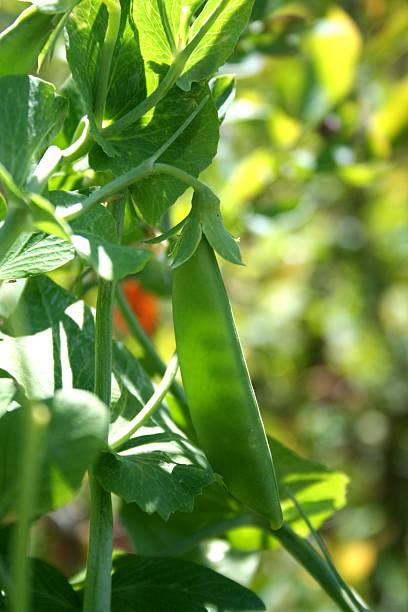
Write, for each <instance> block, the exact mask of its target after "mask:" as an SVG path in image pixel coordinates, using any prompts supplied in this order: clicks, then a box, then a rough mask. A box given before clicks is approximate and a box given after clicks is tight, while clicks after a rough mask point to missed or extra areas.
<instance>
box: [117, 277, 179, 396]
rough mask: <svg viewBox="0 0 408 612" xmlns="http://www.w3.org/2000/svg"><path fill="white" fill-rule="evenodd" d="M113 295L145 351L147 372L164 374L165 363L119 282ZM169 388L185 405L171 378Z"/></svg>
mask: <svg viewBox="0 0 408 612" xmlns="http://www.w3.org/2000/svg"><path fill="white" fill-rule="evenodd" d="M115 296H116V303H117V305H118V306H119V310H120V312H121V313H122V316H123V318H124V320H125V322H126V325H127V326H128V329H129V331H130V333H131V335H132V336H133V337H134V338H135V340H136V341H137V342H138V343H139V344H140V345H141V347H142V348H143V350H144V352H145V355H146V359H147V362H148V365H149V366H150V368H147V369H148V370H149V374H160V375H161V376H164V373H165V371H166V364H165V363H164V361H163V360H162V359H161V358H160V356H159V354H158V353H157V351H156V349H155V347H154V344H153V342H152V341H151V340H150V338H149V336H148V335H147V334H146V332H145V331H144V329H143V327H142V326H141V325H140V323H139V321H138V319H137V317H136V316H135V314H134V312H133V310H132V309H131V307H130V306H129V304H128V301H127V299H126V296H125V294H124V293H123V291H122V289H121V288H120V285H119V284H118V285H117V286H116V291H115ZM170 389H171V392H172V393H173V395H174V397H175V398H176V399H177V401H178V402H179V403H180V404H182V405H183V406H185V405H186V403H187V402H186V396H185V394H184V391H183V389H182V388H181V387H180V385H179V384H177V382H176V381H175V380H173V382H172V383H171V387H170Z"/></svg>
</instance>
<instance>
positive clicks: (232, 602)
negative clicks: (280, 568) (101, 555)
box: [112, 555, 265, 612]
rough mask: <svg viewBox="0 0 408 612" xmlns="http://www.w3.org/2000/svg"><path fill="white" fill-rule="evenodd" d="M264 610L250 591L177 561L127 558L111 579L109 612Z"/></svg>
mask: <svg viewBox="0 0 408 612" xmlns="http://www.w3.org/2000/svg"><path fill="white" fill-rule="evenodd" d="M135 606H136V607H137V608H140V609H143V612H163V610H164V608H165V609H166V612H180V611H181V610H182V611H183V612H206V610H208V607H211V610H214V612H235V611H237V612H238V611H246V612H248V611H249V610H265V606H264V605H263V603H262V601H261V600H260V599H259V598H258V597H257V596H256V595H255V593H253V592H252V591H250V590H249V589H247V588H245V587H243V586H241V585H239V584H237V583H236V582H233V581H232V580H230V579H229V578H225V577H224V576H221V575H220V574H217V573H216V572H214V571H213V570H210V569H209V568H207V567H203V566H201V565H197V564H194V563H189V562H187V561H181V560H180V559H155V558H148V557H136V556H133V555H126V556H125V557H122V558H121V559H119V563H118V567H117V569H116V571H115V572H114V574H113V578H112V612H133V611H134V610H135Z"/></svg>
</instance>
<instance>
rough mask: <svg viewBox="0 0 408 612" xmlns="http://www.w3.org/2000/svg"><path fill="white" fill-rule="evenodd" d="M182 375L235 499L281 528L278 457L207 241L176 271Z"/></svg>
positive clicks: (206, 445) (205, 442)
mask: <svg viewBox="0 0 408 612" xmlns="http://www.w3.org/2000/svg"><path fill="white" fill-rule="evenodd" d="M172 293H173V319H174V330H175V335H176V346H177V353H178V357H179V362H180V371H181V375H182V379H183V384H184V388H185V392H186V396H187V401H188V405H189V409H190V413H191V418H192V421H193V425H194V428H195V430H196V433H197V437H198V440H199V442H200V444H201V446H202V448H203V450H204V451H205V453H206V455H207V456H208V459H209V461H210V463H211V465H212V467H213V469H214V470H215V471H216V472H218V473H219V474H220V475H221V476H222V477H223V479H224V481H225V484H226V485H227V487H228V489H229V490H230V492H231V494H232V495H233V496H234V497H236V498H237V499H238V500H239V501H241V502H242V503H244V504H245V505H246V506H248V507H249V508H251V509H252V510H254V511H255V512H257V513H259V514H262V515H263V516H265V517H266V518H268V520H269V521H270V524H271V526H272V527H273V528H274V529H278V528H279V527H280V526H281V524H282V520H283V519H282V511H281V507H280V502H279V494H278V487H277V482H276V476H275V470H274V466H273V461H272V456H271V452H270V449H269V446H268V442H267V439H266V436H265V431H264V427H263V423H262V420H261V416H260V413H259V408H258V404H257V401H256V398H255V394H254V391H253V388H252V384H251V381H250V378H249V374H248V370H247V366H246V363H245V358H244V355H243V352H242V348H241V344H240V341H239V338H238V334H237V330H236V327H235V323H234V318H233V314H232V311H231V306H230V303H229V300H228V296H227V293H226V291H225V287H224V283H223V280H222V277H221V273H220V270H219V268H218V264H217V261H216V258H215V255H214V252H213V250H212V248H211V247H210V245H209V244H208V242H207V239H206V238H205V237H204V236H203V238H202V239H201V242H200V244H199V246H198V248H197V250H196V251H195V253H194V255H193V256H192V257H191V258H190V259H189V260H188V261H186V262H185V263H183V264H182V265H180V266H179V267H177V268H176V269H175V270H174V272H173V288H172Z"/></svg>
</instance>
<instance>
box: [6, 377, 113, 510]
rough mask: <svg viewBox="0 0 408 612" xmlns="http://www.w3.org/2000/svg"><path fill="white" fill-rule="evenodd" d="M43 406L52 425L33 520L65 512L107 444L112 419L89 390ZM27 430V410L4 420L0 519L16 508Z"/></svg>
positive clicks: (74, 391)
mask: <svg viewBox="0 0 408 612" xmlns="http://www.w3.org/2000/svg"><path fill="white" fill-rule="evenodd" d="M43 403H44V404H45V405H46V406H47V408H48V410H49V413H50V417H51V420H50V424H49V427H48V430H47V433H46V440H45V443H44V444H43V447H42V457H41V458H40V470H39V477H38V479H39V480H38V489H37V503H36V506H35V508H33V509H32V514H33V515H36V514H43V513H45V512H47V511H49V510H51V509H54V508H57V507H60V506H62V505H64V504H65V503H67V501H69V500H70V499H71V498H72V497H73V495H74V494H75V493H76V491H77V490H78V488H79V487H80V486H81V483H82V479H83V477H84V474H85V472H86V470H87V469H88V467H89V465H90V464H91V463H92V461H93V460H94V457H95V455H96V453H97V451H98V450H99V449H100V448H101V447H102V446H103V444H104V439H105V436H106V430H107V427H108V420H109V416H108V410H107V408H106V406H105V405H104V404H103V403H102V402H101V401H100V399H99V398H97V397H96V396H95V395H93V394H92V393H89V392H88V391H82V390H78V389H70V390H66V391H62V390H61V391H58V392H57V393H56V394H55V397H54V398H53V399H50V400H43ZM22 430H23V414H22V409H20V408H17V409H15V410H12V411H11V412H7V413H6V414H5V415H3V417H2V418H1V420H0V442H1V444H0V449H1V450H0V452H1V454H2V457H1V459H2V461H1V469H0V483H1V487H0V491H1V493H0V516H4V514H5V513H7V512H10V511H13V510H15V509H16V506H15V502H16V499H18V482H17V480H16V477H15V474H16V465H15V458H16V457H19V448H20V445H21V436H22Z"/></svg>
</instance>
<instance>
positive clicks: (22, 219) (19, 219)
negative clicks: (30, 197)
mask: <svg viewBox="0 0 408 612" xmlns="http://www.w3.org/2000/svg"><path fill="white" fill-rule="evenodd" d="M27 216H28V210H27V208H25V207H23V206H10V208H9V210H8V211H7V215H6V218H5V220H4V223H3V225H2V227H1V229H0V261H2V260H3V258H4V257H5V255H6V254H7V252H8V250H9V249H10V247H11V246H12V244H13V243H14V242H15V241H16V240H17V238H18V237H19V236H20V234H21V232H22V228H24V227H25V224H26V220H27Z"/></svg>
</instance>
